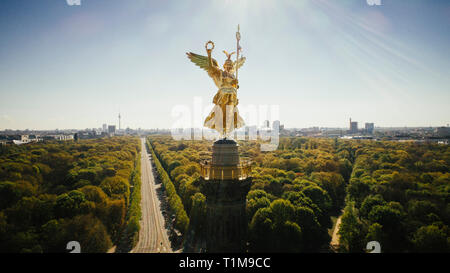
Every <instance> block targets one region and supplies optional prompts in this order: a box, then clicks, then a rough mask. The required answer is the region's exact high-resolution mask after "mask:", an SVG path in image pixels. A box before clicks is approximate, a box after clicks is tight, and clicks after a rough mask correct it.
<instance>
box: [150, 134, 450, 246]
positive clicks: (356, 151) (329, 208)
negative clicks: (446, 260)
mask: <svg viewBox="0 0 450 273" xmlns="http://www.w3.org/2000/svg"><path fill="white" fill-rule="evenodd" d="M148 143H149V144H150V147H151V150H152V152H153V153H154V155H155V160H156V161H157V169H158V173H159V174H160V176H161V174H162V176H163V182H164V181H165V182H164V184H165V185H166V184H167V185H168V186H167V187H168V188H169V190H168V192H169V193H168V195H169V199H170V200H171V201H170V207H171V209H172V211H173V212H174V215H176V219H175V220H176V222H177V226H178V228H179V229H180V230H181V231H182V232H187V231H188V229H192V230H195V231H197V232H202V230H203V228H204V225H205V223H204V222H203V221H204V219H205V215H204V213H205V200H206V198H205V196H204V195H203V194H202V193H201V191H200V187H199V186H200V185H199V183H200V179H199V176H200V175H199V171H200V167H199V164H198V162H200V161H201V160H203V159H208V158H210V156H211V144H212V143H211V142H209V141H175V140H173V139H172V138H171V137H170V136H151V137H150V138H149V141H148ZM239 144H240V153H241V156H243V157H248V158H251V159H252V161H253V168H252V176H253V182H252V186H251V190H250V192H249V193H248V195H247V216H248V226H249V235H248V241H249V249H248V250H249V251H250V252H317V251H323V252H326V251H329V243H330V239H331V238H330V233H329V230H330V229H331V228H332V227H333V222H335V220H336V217H337V216H339V215H340V214H341V213H342V211H344V213H343V215H342V224H341V228H340V231H339V234H340V248H339V249H338V251H341V252H363V251H364V250H365V246H366V243H367V242H368V241H372V240H376V241H379V242H380V243H381V245H382V251H383V252H420V251H444V252H446V251H449V249H450V236H449V235H450V231H449V229H448V223H449V216H450V210H449V209H450V207H449V205H448V198H449V193H450V192H449V191H450V183H449V182H450V175H449V166H450V149H449V148H448V146H447V145H437V144H417V143H412V142H411V143H398V142H383V141H382V142H376V141H370V140H338V139H317V138H302V137H291V138H281V139H280V144H279V147H278V149H277V150H276V151H273V152H261V151H260V149H259V145H260V144H259V143H258V142H240V143H239Z"/></svg>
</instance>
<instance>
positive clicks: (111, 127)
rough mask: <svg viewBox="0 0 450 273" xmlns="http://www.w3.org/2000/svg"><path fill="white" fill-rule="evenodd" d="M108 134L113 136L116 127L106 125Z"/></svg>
mask: <svg viewBox="0 0 450 273" xmlns="http://www.w3.org/2000/svg"><path fill="white" fill-rule="evenodd" d="M108 133H110V134H115V133H116V125H108Z"/></svg>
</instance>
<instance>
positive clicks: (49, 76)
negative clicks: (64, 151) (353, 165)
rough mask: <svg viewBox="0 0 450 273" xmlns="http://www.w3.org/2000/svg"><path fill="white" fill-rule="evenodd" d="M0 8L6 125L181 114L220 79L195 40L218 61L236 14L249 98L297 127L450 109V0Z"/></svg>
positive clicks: (139, 121)
mask: <svg viewBox="0 0 450 273" xmlns="http://www.w3.org/2000/svg"><path fill="white" fill-rule="evenodd" d="M0 14H1V16H0V35H1V37H2V41H1V42H0V59H1V60H2V61H1V62H0V95H1V97H2V100H1V101H0V130H4V129H19V130H24V129H27V128H28V129H42V130H52V129H55V128H59V129H69V128H74V129H75V128H80V129H81V128H99V127H101V126H102V124H104V123H106V124H116V125H118V120H117V115H118V113H119V110H120V114H121V115H122V120H121V124H122V125H121V127H122V128H127V127H130V128H171V127H172V124H173V123H174V121H175V120H176V119H177V118H176V117H172V116H171V111H172V109H173V108H174V107H176V106H177V105H186V106H188V107H193V104H194V97H199V98H201V99H202V101H203V107H204V108H208V107H209V108H208V109H207V110H208V111H209V110H210V109H211V108H212V105H210V103H211V102H210V97H211V95H213V94H214V93H215V87H214V85H213V83H212V82H211V81H210V80H209V79H208V78H207V77H205V75H203V74H202V73H201V72H200V71H198V70H195V69H192V66H191V65H192V64H191V63H190V62H189V60H188V59H187V58H186V57H185V55H184V54H185V52H188V51H192V52H195V53H198V54H202V55H205V52H204V43H205V42H206V40H208V39H210V40H213V41H214V42H215V44H216V49H215V50H214V51H213V57H214V58H216V59H217V60H218V62H219V64H220V65H221V64H222V63H223V61H224V59H225V55H224V54H223V53H222V50H228V51H234V50H235V46H236V44H235V43H236V41H235V38H234V34H235V31H236V26H237V24H238V23H239V24H240V26H241V34H242V40H241V46H242V48H243V54H244V56H246V57H247V61H246V63H245V65H244V66H243V68H242V69H241V70H240V72H239V79H240V84H239V85H240V89H239V98H240V106H241V105H242V107H243V108H245V106H246V105H249V104H250V101H252V103H256V104H257V105H279V108H280V113H279V120H280V121H281V122H282V123H283V124H284V125H285V127H286V128H308V127H313V126H318V127H339V128H346V127H348V119H349V118H350V117H351V118H352V120H355V121H358V123H359V125H360V126H363V125H364V123H366V122H369V123H375V126H376V127H378V126H381V127H405V126H407V127H429V126H433V127H439V126H447V124H448V123H449V122H450V120H449V118H450V108H449V107H448V101H450V92H449V86H450V79H449V78H448V74H449V72H450V56H449V52H448V44H449V42H450V35H449V34H450V30H449V29H448V28H447V26H448V25H449V22H450V19H449V18H450V4H449V3H448V2H446V1H408V2H406V1H382V5H381V6H370V5H368V4H367V3H366V1H365V0H349V1H345V2H339V3H335V2H334V1H277V2H273V1H239V2H236V1H177V2H176V3H175V2H169V1H165V2H164V3H162V2H158V1H128V2H126V3H125V2H123V1H88V0H84V1H81V5H80V6H69V5H67V3H66V1H64V0H61V1H47V0H42V1H33V2H30V1H2V2H1V3H0ZM205 22H206V23H205ZM208 22H211V23H208ZM205 39H206V40H205ZM209 105H210V106H209ZM202 118H204V117H202ZM251 125H253V124H251Z"/></svg>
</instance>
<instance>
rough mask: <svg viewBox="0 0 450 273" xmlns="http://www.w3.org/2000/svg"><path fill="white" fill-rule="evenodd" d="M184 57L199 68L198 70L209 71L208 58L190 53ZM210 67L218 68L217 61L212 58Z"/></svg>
mask: <svg viewBox="0 0 450 273" xmlns="http://www.w3.org/2000/svg"><path fill="white" fill-rule="evenodd" d="M186 55H187V56H188V58H189V59H190V60H191V61H192V62H193V63H194V64H195V65H197V66H199V67H200V68H203V69H204V70H206V71H209V69H210V68H211V67H210V65H209V61H208V57H206V56H202V55H198V54H195V53H192V52H189V53H186ZM212 65H213V66H214V67H216V68H218V67H219V65H218V64H217V61H216V60H215V59H214V58H212Z"/></svg>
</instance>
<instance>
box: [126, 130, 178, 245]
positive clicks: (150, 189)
mask: <svg viewBox="0 0 450 273" xmlns="http://www.w3.org/2000/svg"><path fill="white" fill-rule="evenodd" d="M141 142H142V149H141V173H142V178H141V183H142V185H141V209H142V219H141V221H140V224H141V230H140V231H139V242H138V243H137V244H136V246H135V248H134V249H133V250H131V252H132V253H155V252H156V253H157V252H173V251H172V248H171V245H170V241H169V239H168V235H167V230H166V228H165V227H164V224H165V223H164V218H163V215H162V213H161V209H160V201H159V199H158V197H157V195H156V189H157V188H158V187H160V184H159V185H155V178H154V177H153V172H152V166H151V164H150V159H151V155H150V154H149V153H148V152H147V148H146V144H145V138H141Z"/></svg>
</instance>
